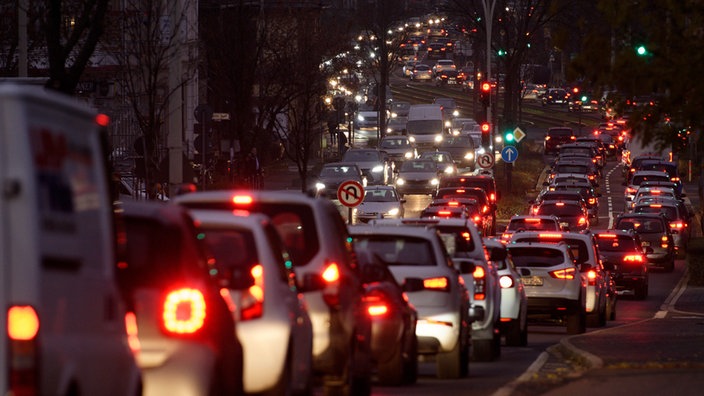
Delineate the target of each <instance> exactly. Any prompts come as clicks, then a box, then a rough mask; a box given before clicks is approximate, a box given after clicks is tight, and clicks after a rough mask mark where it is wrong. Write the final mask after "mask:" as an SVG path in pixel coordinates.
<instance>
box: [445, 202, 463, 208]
mask: <svg viewBox="0 0 704 396" xmlns="http://www.w3.org/2000/svg"><path fill="white" fill-rule="evenodd" d="M447 206H452V207H457V206H460V203H459V202H457V201H450V202H448V203H447Z"/></svg>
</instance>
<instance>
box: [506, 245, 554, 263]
mask: <svg viewBox="0 0 704 396" xmlns="http://www.w3.org/2000/svg"><path fill="white" fill-rule="evenodd" d="M508 250H509V252H510V253H511V259H512V260H513V264H514V265H515V266H516V267H554V266H556V265H560V264H563V263H565V261H567V258H566V257H565V255H564V253H563V252H562V251H561V250H558V249H550V248H547V247H510V246H509V248H508Z"/></svg>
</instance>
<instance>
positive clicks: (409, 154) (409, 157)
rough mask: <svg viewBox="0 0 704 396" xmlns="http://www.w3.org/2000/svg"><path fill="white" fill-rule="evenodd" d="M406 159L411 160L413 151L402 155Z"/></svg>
mask: <svg viewBox="0 0 704 396" xmlns="http://www.w3.org/2000/svg"><path fill="white" fill-rule="evenodd" d="M403 156H404V157H405V158H406V159H412V158H413V151H408V152H406V153H405V154H404V155H403Z"/></svg>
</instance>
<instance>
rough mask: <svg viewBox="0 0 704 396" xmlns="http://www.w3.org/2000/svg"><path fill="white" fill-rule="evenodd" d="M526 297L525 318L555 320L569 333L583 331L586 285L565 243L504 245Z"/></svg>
mask: <svg viewBox="0 0 704 396" xmlns="http://www.w3.org/2000/svg"><path fill="white" fill-rule="evenodd" d="M507 248H508V251H509V253H510V255H511V258H512V260H513V263H514V265H515V266H516V268H517V269H518V271H519V272H520V273H521V279H522V281H523V285H524V286H525V290H526V296H527V297H528V315H529V316H535V317H540V318H544V319H558V320H560V321H561V322H563V323H566V325H567V333H568V334H581V333H584V332H585V331H586V324H587V320H586V319H587V311H586V294H587V287H586V282H585V281H584V280H583V279H582V277H581V276H580V275H579V268H577V266H576V264H575V262H574V260H575V258H574V256H573V255H572V251H571V250H570V248H569V246H567V244H565V243H557V244H555V243H540V242H515V243H510V244H508V246H507Z"/></svg>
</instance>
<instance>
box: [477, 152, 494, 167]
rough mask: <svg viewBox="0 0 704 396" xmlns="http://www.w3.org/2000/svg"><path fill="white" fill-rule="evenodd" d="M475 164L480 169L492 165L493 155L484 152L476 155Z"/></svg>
mask: <svg viewBox="0 0 704 396" xmlns="http://www.w3.org/2000/svg"><path fill="white" fill-rule="evenodd" d="M477 164H478V165H479V167H480V168H482V169H489V168H491V167H493V166H494V156H493V155H491V154H489V153H484V154H482V155H480V156H479V157H477Z"/></svg>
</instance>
